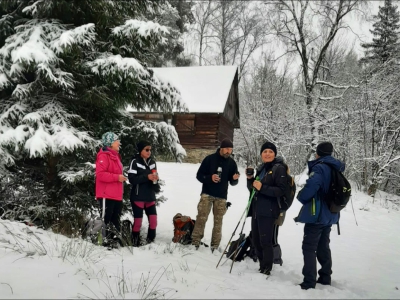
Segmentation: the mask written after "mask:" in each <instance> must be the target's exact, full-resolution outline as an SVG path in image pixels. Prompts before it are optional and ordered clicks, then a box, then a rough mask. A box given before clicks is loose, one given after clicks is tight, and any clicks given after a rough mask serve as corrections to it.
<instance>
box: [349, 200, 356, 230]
mask: <svg viewBox="0 0 400 300" xmlns="http://www.w3.org/2000/svg"><path fill="white" fill-rule="evenodd" d="M350 201H351V208H352V209H353V215H354V220H355V221H356V225H357V226H358V223H357V219H356V213H355V211H354V206H353V197H350Z"/></svg>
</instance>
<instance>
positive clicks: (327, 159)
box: [308, 155, 345, 172]
mask: <svg viewBox="0 0 400 300" xmlns="http://www.w3.org/2000/svg"><path fill="white" fill-rule="evenodd" d="M319 163H324V164H327V165H329V166H331V167H332V168H334V169H336V170H337V171H339V172H344V170H345V164H344V163H343V162H341V161H340V160H338V159H336V158H334V157H332V156H330V155H328V156H322V157H320V158H318V159H316V160H312V161H309V162H308V169H309V170H311V169H312V168H313V167H314V166H315V165H316V164H319Z"/></svg>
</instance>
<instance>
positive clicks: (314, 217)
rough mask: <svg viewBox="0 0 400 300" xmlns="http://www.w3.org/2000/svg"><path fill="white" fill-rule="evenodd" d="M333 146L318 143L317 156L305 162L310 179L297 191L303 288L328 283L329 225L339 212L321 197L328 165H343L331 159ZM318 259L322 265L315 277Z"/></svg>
mask: <svg viewBox="0 0 400 300" xmlns="http://www.w3.org/2000/svg"><path fill="white" fill-rule="evenodd" d="M332 153H333V145H332V144H331V143H330V142H322V143H320V144H319V145H318V146H317V153H316V155H315V157H316V159H315V160H313V161H309V162H308V169H309V178H308V180H307V182H306V184H305V186H304V187H303V189H302V190H301V191H300V192H299V193H298V195H297V199H298V200H299V201H300V202H301V203H302V204H303V207H302V209H301V210H300V213H299V215H298V217H296V218H295V221H296V222H300V223H305V225H304V237H303V247H302V248H303V258H304V266H303V272H302V273H303V276H304V280H303V282H302V283H301V284H300V287H301V288H302V289H304V290H308V289H310V288H315V285H316V283H320V284H323V285H330V284H331V274H332V257H331V250H330V248H329V243H330V237H329V236H330V232H331V227H332V224H336V223H338V221H339V213H332V212H331V211H330V210H329V207H328V205H327V204H326V202H325V201H323V200H322V199H321V197H322V196H323V195H324V194H326V193H327V192H328V190H329V185H330V182H331V168H335V169H336V170H338V171H340V172H343V171H344V169H345V166H344V164H343V163H342V162H341V161H339V160H337V159H335V158H333V157H332V156H331V155H332ZM317 260H318V262H319V263H320V264H321V269H320V270H319V271H318V275H319V278H318V279H317Z"/></svg>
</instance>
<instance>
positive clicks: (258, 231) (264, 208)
mask: <svg viewBox="0 0 400 300" xmlns="http://www.w3.org/2000/svg"><path fill="white" fill-rule="evenodd" d="M276 154H277V149H276V146H275V145H274V144H273V143H271V142H265V143H264V144H263V145H262V147H261V150H260V155H261V160H262V162H263V164H262V165H261V166H259V167H258V168H257V172H256V178H257V177H258V178H259V180H256V179H255V178H254V176H253V175H249V174H250V173H249V172H248V170H247V169H246V174H248V175H247V188H248V189H249V191H250V192H251V190H252V189H253V188H254V189H256V194H255V196H254V197H253V200H252V203H251V206H250V209H249V213H248V216H251V217H252V220H251V232H252V237H253V245H254V248H255V252H256V254H257V257H258V261H259V262H260V269H259V272H260V273H262V274H266V275H269V274H270V273H271V270H272V265H273V260H274V253H273V239H274V224H275V221H276V220H277V219H278V217H279V214H280V211H281V209H280V207H279V206H280V204H279V201H278V199H279V198H280V197H282V196H284V194H285V191H286V190H287V177H286V174H287V173H286V169H285V167H284V165H283V164H281V163H278V162H277V160H276Z"/></svg>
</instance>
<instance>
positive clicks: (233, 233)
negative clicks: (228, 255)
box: [216, 207, 247, 268]
mask: <svg viewBox="0 0 400 300" xmlns="http://www.w3.org/2000/svg"><path fill="white" fill-rule="evenodd" d="M246 211H247V207H246V209H245V210H244V211H243V214H242V216H241V217H240V220H239V222H238V223H237V225H236V227H235V230H234V231H233V232H232V236H231V238H230V239H229V242H228V244H226V247H225V250H224V251H223V252H222V255H221V258H220V259H219V261H218V264H217V266H216V268H218V266H219V263H220V262H221V260H222V257H223V256H224V254H225V252H226V249H227V248H228V246H229V244H230V243H231V241H232V238H233V236H234V235H235V232H236V230H237V229H238V227H239V224H240V222H241V221H242V219H243V216H244V215H245V213H246Z"/></svg>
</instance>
